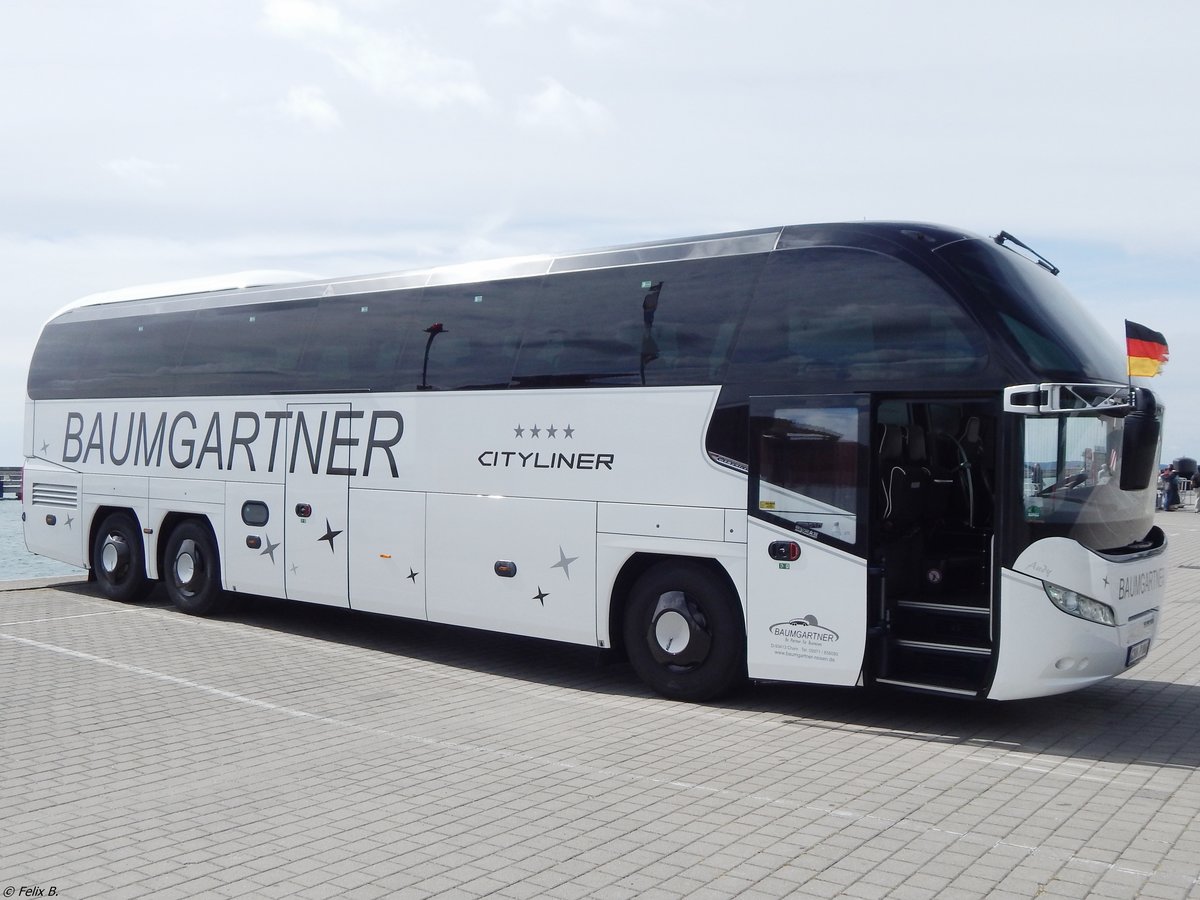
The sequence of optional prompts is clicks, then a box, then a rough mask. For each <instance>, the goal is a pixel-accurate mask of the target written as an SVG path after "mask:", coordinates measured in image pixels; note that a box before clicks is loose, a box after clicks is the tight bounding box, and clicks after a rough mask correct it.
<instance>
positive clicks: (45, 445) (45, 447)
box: [42, 441, 50, 453]
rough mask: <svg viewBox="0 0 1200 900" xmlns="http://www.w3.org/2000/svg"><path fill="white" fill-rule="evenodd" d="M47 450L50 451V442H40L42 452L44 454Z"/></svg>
mask: <svg viewBox="0 0 1200 900" xmlns="http://www.w3.org/2000/svg"><path fill="white" fill-rule="evenodd" d="M49 449H50V442H49V441H42V452H43V453H45V452H46V451H47V450H49Z"/></svg>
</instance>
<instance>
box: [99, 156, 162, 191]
mask: <svg viewBox="0 0 1200 900" xmlns="http://www.w3.org/2000/svg"><path fill="white" fill-rule="evenodd" d="M105 168H106V169H108V171H109V172H111V173H112V174H113V175H115V176H117V178H119V179H120V180H121V181H124V182H125V183H126V184H131V185H134V186H135V187H139V188H151V189H153V190H161V189H162V188H165V187H166V186H167V182H168V180H169V176H171V175H172V174H174V173H175V172H177V171H178V170H179V166H177V165H175V164H173V163H159V162H153V161H151V160H148V159H141V158H140V157H136V156H131V157H127V158H125V159H113V160H110V161H109V162H108V163H106V164H105Z"/></svg>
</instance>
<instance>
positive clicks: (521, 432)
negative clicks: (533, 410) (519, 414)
mask: <svg viewBox="0 0 1200 900" xmlns="http://www.w3.org/2000/svg"><path fill="white" fill-rule="evenodd" d="M526 431H528V432H529V436H530V437H531V438H539V437H541V436H542V432H545V433H546V437H548V438H557V437H558V436H559V435H558V433H559V432H560V431H561V432H562V437H563V439H564V440H567V439H572V438H574V437H575V429H574V428H573V427H571V426H570V425H567V426H566V427H564V428H559V427H558V426H557V425H548V426H546V427H545V428H542V427H541V426H539V425H531V426H530V427H529V428H526V427H525V426H524V425H517V426H516V427H515V428H513V437H519V438H523V437H525V432H526Z"/></svg>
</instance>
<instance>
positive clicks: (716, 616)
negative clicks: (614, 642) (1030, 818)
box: [624, 562, 746, 702]
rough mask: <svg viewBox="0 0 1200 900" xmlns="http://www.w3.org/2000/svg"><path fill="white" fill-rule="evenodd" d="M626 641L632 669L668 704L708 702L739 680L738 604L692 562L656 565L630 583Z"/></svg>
mask: <svg viewBox="0 0 1200 900" xmlns="http://www.w3.org/2000/svg"><path fill="white" fill-rule="evenodd" d="M624 637H625V647H626V652H627V653H628V655H629V662H630V664H632V666H633V669H634V671H635V672H637V674H638V676H639V677H640V678H641V679H642V681H644V682H645V683H646V684H647V685H649V686H650V687H651V688H652V689H653V690H654V691H656V692H657V693H659V694H662V695H663V696H664V697H668V698H670V699H672V700H687V701H691V702H699V701H703V700H711V699H713V698H714V697H718V696H720V695H721V694H724V693H727V692H728V691H729V690H731V689H732V688H733V687H734V686H735V685H737V684H738V683H740V682H741V681H742V679H743V678H744V677H745V673H746V638H745V628H744V627H743V624H742V615H741V609H740V607H739V604H738V603H737V598H736V597H734V596H733V592H732V591H731V590H730V589H729V588H728V587H726V586H725V585H723V584H722V583H721V582H720V580H719V579H717V578H715V577H714V576H713V573H712V572H711V571H710V570H708V569H706V568H704V567H702V566H699V565H697V564H695V563H688V562H679V563H661V564H659V565H657V566H655V567H654V568H652V569H650V570H649V571H647V572H646V573H645V574H643V575H642V576H641V577H640V578H639V579H638V580H637V581H636V582H635V583H634V585H633V588H632V590H631V591H630V592H629V603H628V606H627V608H626V611H625V624H624Z"/></svg>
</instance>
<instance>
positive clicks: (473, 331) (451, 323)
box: [404, 278, 541, 391]
mask: <svg viewBox="0 0 1200 900" xmlns="http://www.w3.org/2000/svg"><path fill="white" fill-rule="evenodd" d="M540 286H541V279H540V278H515V279H506V280H502V281H486V282H480V283H477V284H455V285H440V286H435V287H427V288H425V290H424V291H423V292H422V294H421V300H420V303H419V304H418V305H417V312H416V315H417V319H416V328H415V332H416V333H415V334H414V339H413V341H412V342H411V344H410V347H411V350H410V352H409V353H408V355H407V356H406V357H405V360H404V382H405V384H404V389H405V390H412V389H413V388H414V387H417V386H418V385H420V386H422V388H421V389H424V390H439V391H447V390H463V389H467V388H505V387H508V384H509V381H510V380H511V379H512V374H513V363H514V362H515V360H516V358H517V346H518V344H519V343H520V338H521V332H520V328H521V322H522V320H523V319H524V311H525V308H526V305H527V303H528V301H529V299H530V296H531V295H532V296H533V297H534V298H536V296H537V292H538V289H539V288H540ZM437 326H441V327H440V329H438V328H437ZM431 335H432V337H433V340H432V341H430V336H431ZM426 346H428V347H429V359H428V364H426V359H425V347H426Z"/></svg>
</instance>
